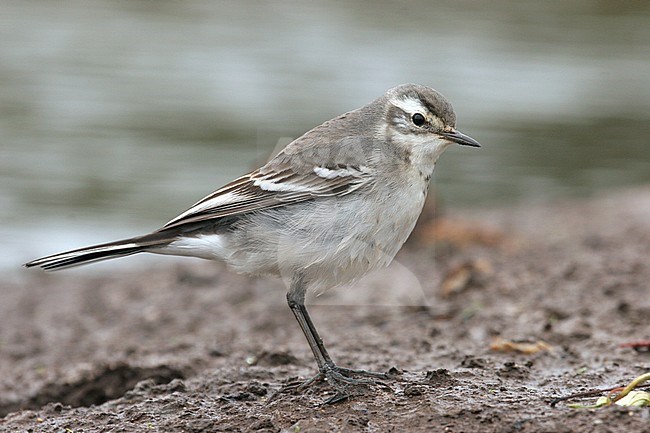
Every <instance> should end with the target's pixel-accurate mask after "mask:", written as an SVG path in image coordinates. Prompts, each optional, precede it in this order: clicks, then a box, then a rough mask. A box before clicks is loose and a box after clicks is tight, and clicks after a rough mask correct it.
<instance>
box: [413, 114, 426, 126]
mask: <svg viewBox="0 0 650 433" xmlns="http://www.w3.org/2000/svg"><path fill="white" fill-rule="evenodd" d="M411 120H412V121H413V124H414V125H415V126H422V125H424V122H426V119H425V118H424V116H423V115H421V114H420V113H415V114H414V115H413V116H412V117H411Z"/></svg>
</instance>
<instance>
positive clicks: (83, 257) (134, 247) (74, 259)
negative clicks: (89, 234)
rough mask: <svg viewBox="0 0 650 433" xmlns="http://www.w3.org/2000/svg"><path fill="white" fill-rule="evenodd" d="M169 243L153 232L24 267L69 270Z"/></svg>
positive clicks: (38, 261) (65, 253) (74, 251)
mask: <svg viewBox="0 0 650 433" xmlns="http://www.w3.org/2000/svg"><path fill="white" fill-rule="evenodd" d="M171 241H172V239H170V237H168V236H161V233H160V232H154V233H152V234H149V235H144V236H139V237H135V238H130V239H123V240H119V241H115V242H109V243H105V244H100V245H92V246H90V247H85V248H79V249H76V250H72V251H66V252H64V253H59V254H54V255H51V256H47V257H42V258H40V259H36V260H32V261H31V262H28V263H25V267H27V268H32V267H35V266H37V267H40V268H43V269H45V270H47V271H54V270H58V269H65V268H71V267H74V266H81V265H86V264H88V263H93V262H99V261H101V260H108V259H114V258H117V257H125V256H130V255H131V254H136V253H140V252H143V251H147V250H150V249H155V248H156V247H163V246H165V245H167V244H168V243H169V242H171Z"/></svg>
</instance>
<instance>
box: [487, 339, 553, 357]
mask: <svg viewBox="0 0 650 433" xmlns="http://www.w3.org/2000/svg"><path fill="white" fill-rule="evenodd" d="M490 350H493V351H495V352H518V353H523V354H525V355H533V354H535V353H538V352H541V351H549V352H550V351H551V350H553V348H552V346H551V345H550V344H548V343H546V342H544V341H541V340H539V341H537V342H535V343H518V342H514V341H510V340H504V339H503V338H496V339H495V340H494V341H492V344H490Z"/></svg>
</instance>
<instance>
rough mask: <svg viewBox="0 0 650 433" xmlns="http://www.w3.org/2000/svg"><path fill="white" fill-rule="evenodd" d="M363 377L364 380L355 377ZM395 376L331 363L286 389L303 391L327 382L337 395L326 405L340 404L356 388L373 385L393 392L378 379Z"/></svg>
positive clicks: (327, 401)
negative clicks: (312, 375) (310, 376)
mask: <svg viewBox="0 0 650 433" xmlns="http://www.w3.org/2000/svg"><path fill="white" fill-rule="evenodd" d="M354 376H361V377H363V378H359V377H354ZM392 378H394V376H393V375H391V374H389V373H381V372H375V371H366V370H357V369H352V368H345V367H339V366H338V365H336V364H334V363H331V364H326V365H325V366H323V367H322V368H321V370H320V371H319V372H318V374H317V375H315V376H314V377H312V378H310V379H307V380H306V381H304V382H302V383H297V384H291V385H288V386H287V387H286V389H295V390H297V391H303V390H304V389H305V388H308V387H309V386H311V385H314V384H316V383H319V382H325V383H327V384H328V385H330V386H331V387H332V388H334V390H335V391H336V394H335V395H334V396H332V397H330V398H329V399H327V400H326V401H325V404H333V403H338V402H340V401H343V400H347V399H348V398H350V396H351V392H350V391H352V390H353V389H354V388H358V387H368V386H371V385H378V386H380V387H383V388H386V389H388V390H392V388H391V387H390V386H388V385H387V384H385V383H384V382H381V381H380V380H377V379H392Z"/></svg>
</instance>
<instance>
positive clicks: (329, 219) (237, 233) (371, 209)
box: [159, 185, 426, 291]
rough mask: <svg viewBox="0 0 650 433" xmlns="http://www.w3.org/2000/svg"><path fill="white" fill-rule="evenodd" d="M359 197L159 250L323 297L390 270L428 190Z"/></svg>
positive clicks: (277, 214)
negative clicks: (291, 283)
mask: <svg viewBox="0 0 650 433" xmlns="http://www.w3.org/2000/svg"><path fill="white" fill-rule="evenodd" d="M387 189H388V188H387ZM364 197H365V198H364V200H365V201H364V202H361V201H360V199H359V198H358V197H353V196H344V197H337V198H328V199H318V200H315V201H312V202H305V203H300V204H295V205H290V206H286V207H282V208H276V209H272V210H267V211H264V212H260V213H256V214H251V215H248V216H245V217H243V218H242V219H241V221H239V222H237V223H236V224H235V225H234V226H233V228H232V229H231V230H229V231H227V232H221V233H204V234H201V235H199V236H196V237H193V238H187V239H182V240H179V241H178V242H174V243H173V244H172V245H170V246H169V247H168V248H166V251H159V252H161V253H163V254H178V255H191V256H197V257H202V258H206V259H213V260H214V259H216V260H222V261H225V262H226V263H227V264H228V265H229V266H230V267H231V268H233V269H234V270H235V271H237V272H240V273H246V274H275V275H279V276H280V277H282V278H283V279H287V280H291V279H292V278H293V277H294V276H295V275H296V273H300V274H302V276H303V280H304V281H305V282H307V283H308V285H309V288H310V289H311V290H316V291H322V290H325V289H328V288H331V287H334V286H336V285H339V284H344V283H348V282H351V281H354V280H355V279H357V278H360V277H362V276H363V275H365V274H366V273H367V272H369V271H370V270H372V269H376V268H379V267H382V266H387V265H388V264H390V262H391V261H392V260H393V258H394V257H395V255H396V254H397V252H398V251H399V249H400V248H401V247H402V245H403V244H404V242H405V241H406V239H407V238H408V236H409V235H410V234H411V231H412V230H413V227H414V226H415V223H416V221H417V218H418V216H419V215H420V213H421V211H422V207H423V205H424V201H425V198H426V185H412V186H409V187H408V188H402V189H400V193H399V194H397V193H395V192H394V189H393V191H392V192H388V191H387V192H385V193H382V192H381V191H380V192H373V193H372V194H369V195H366V196H364ZM185 252H186V253H187V254H184V253H185Z"/></svg>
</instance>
